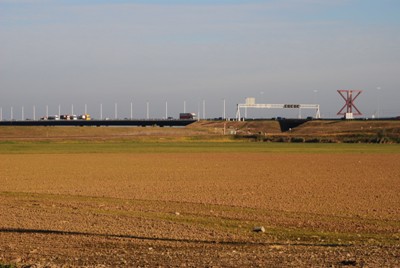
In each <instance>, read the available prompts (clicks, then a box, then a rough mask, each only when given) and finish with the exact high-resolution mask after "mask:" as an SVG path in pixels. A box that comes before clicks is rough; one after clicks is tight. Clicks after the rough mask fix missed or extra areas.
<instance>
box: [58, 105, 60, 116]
mask: <svg viewBox="0 0 400 268" xmlns="http://www.w3.org/2000/svg"><path fill="white" fill-rule="evenodd" d="M58 116H61V104H59V105H58Z"/></svg>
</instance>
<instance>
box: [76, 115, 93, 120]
mask: <svg viewBox="0 0 400 268" xmlns="http://www.w3.org/2000/svg"><path fill="white" fill-rule="evenodd" d="M78 119H79V120H87V121H88V120H91V118H90V114H82V115H80V116H79V117H78Z"/></svg>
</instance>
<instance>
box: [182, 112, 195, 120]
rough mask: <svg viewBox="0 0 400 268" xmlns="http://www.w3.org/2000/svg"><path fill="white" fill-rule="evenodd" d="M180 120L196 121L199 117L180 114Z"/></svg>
mask: <svg viewBox="0 0 400 268" xmlns="http://www.w3.org/2000/svg"><path fill="white" fill-rule="evenodd" d="M179 119H182V120H196V119H197V116H196V114H195V113H180V114H179Z"/></svg>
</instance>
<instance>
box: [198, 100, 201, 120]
mask: <svg viewBox="0 0 400 268" xmlns="http://www.w3.org/2000/svg"><path fill="white" fill-rule="evenodd" d="M197 115H198V116H197V118H198V119H199V120H200V117H201V116H200V102H197Z"/></svg>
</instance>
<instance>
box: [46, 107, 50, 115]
mask: <svg viewBox="0 0 400 268" xmlns="http://www.w3.org/2000/svg"><path fill="white" fill-rule="evenodd" d="M46 117H49V105H46Z"/></svg>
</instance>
